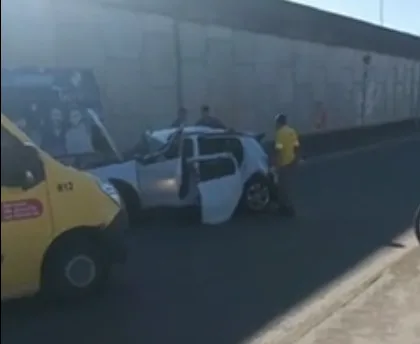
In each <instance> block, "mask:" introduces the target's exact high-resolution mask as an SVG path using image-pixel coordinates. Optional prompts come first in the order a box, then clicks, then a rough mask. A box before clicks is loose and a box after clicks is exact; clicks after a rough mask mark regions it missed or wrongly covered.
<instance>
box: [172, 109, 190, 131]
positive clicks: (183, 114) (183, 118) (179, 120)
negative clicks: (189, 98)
mask: <svg viewBox="0 0 420 344" xmlns="http://www.w3.org/2000/svg"><path fill="white" fill-rule="evenodd" d="M187 118H188V112H187V109H186V108H184V107H180V108H179V109H178V114H177V117H176V119H175V121H174V122H173V123H172V124H171V128H179V127H181V126H184V125H186V124H187Z"/></svg>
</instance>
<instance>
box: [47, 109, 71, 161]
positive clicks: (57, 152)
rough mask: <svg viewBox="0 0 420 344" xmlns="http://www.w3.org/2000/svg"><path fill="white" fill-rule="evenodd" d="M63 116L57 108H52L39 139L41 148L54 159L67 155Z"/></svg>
mask: <svg viewBox="0 0 420 344" xmlns="http://www.w3.org/2000/svg"><path fill="white" fill-rule="evenodd" d="M65 135H66V133H65V127H64V115H63V113H62V111H61V110H60V109H58V108H53V109H52V110H51V113H50V117H49V121H48V125H47V126H46V130H45V132H44V135H43V137H42V139H41V148H42V149H44V150H45V151H46V152H47V153H49V154H51V155H52V156H54V157H60V156H63V155H65V154H66V153H67V150H66V136H65Z"/></svg>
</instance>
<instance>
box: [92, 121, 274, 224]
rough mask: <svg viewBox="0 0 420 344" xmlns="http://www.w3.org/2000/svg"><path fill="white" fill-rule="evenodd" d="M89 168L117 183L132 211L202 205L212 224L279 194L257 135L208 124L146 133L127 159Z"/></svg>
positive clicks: (254, 208) (260, 205)
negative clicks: (276, 191)
mask: <svg viewBox="0 0 420 344" xmlns="http://www.w3.org/2000/svg"><path fill="white" fill-rule="evenodd" d="M90 172H92V173H94V174H95V175H97V176H98V177H100V178H101V179H107V180H109V181H111V182H113V183H114V185H115V186H116V188H117V189H118V190H119V191H120V193H121V196H122V198H123V199H124V200H125V203H126V206H127V208H128V211H129V212H130V210H131V212H134V213H137V212H138V209H139V208H140V209H141V210H147V209H151V208H159V207H170V208H177V207H178V208H179V207H188V206H194V205H197V206H198V205H199V206H200V207H201V216H202V222H204V223H209V224H216V223H221V222H224V221H226V220H228V219H230V218H231V216H232V215H233V213H234V212H235V210H236V209H237V208H238V206H242V207H243V208H244V209H247V210H249V211H253V212H262V211H265V210H266V209H267V207H268V206H269V205H270V202H271V199H272V196H273V195H274V194H275V192H273V191H274V185H273V181H272V178H271V174H270V172H269V161H268V156H267V154H266V153H265V151H264V149H263V148H262V146H261V144H260V143H259V141H258V139H257V137H256V136H255V135H252V134H248V133H238V132H234V131H229V130H221V129H211V128H207V127H185V128H182V129H164V130H157V131H152V132H146V133H145V134H144V136H143V140H142V142H141V144H140V145H138V146H137V147H136V149H134V151H132V152H131V153H129V154H128V156H127V160H126V161H125V162H119V163H116V164H111V165H106V166H103V167H99V168H96V169H94V170H90Z"/></svg>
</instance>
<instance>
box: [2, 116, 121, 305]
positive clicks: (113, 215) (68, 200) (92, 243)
mask: <svg viewBox="0 0 420 344" xmlns="http://www.w3.org/2000/svg"><path fill="white" fill-rule="evenodd" d="M126 224H127V222H126V216H125V213H124V209H123V207H122V206H121V205H120V199H119V195H118V192H117V191H116V190H115V189H114V188H113V186H112V185H110V184H108V183H102V182H101V181H99V180H98V179H97V178H96V177H93V176H91V175H90V174H87V173H85V172H81V171H78V170H76V169H73V168H71V167H67V166H64V165H62V164H60V163H59V162H57V161H56V160H54V159H53V158H52V157H50V156H49V155H48V154H46V153H45V152H43V151H42V150H41V149H39V148H38V147H36V146H35V145H33V144H32V143H31V141H30V139H29V138H28V137H27V136H26V135H25V134H24V133H23V132H21V131H20V130H19V129H18V128H17V127H16V126H15V125H14V124H12V122H10V121H9V120H8V119H7V118H6V117H5V116H4V115H3V114H2V115H1V299H2V301H3V300H5V299H10V298H16V297H21V296H26V295H31V294H35V293H37V292H39V291H42V292H43V293H44V292H45V293H47V295H50V296H54V297H63V296H64V297H68V296H71V297H73V296H82V295H86V294H89V293H91V292H93V291H95V290H97V289H98V288H100V287H101V286H103V285H104V284H105V282H106V280H107V277H108V274H109V271H110V268H111V266H112V265H113V264H115V263H123V262H124V261H125V258H126V250H125V246H124V230H125V227H126Z"/></svg>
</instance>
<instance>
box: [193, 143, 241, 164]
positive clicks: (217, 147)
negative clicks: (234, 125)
mask: <svg viewBox="0 0 420 344" xmlns="http://www.w3.org/2000/svg"><path fill="white" fill-rule="evenodd" d="M198 147H199V154H200V155H211V154H218V153H232V155H233V156H234V157H235V158H236V160H237V162H238V165H239V166H241V165H242V163H243V161H244V149H243V147H242V143H241V141H240V140H239V139H237V138H235V137H217V138H216V137H201V138H199V139H198Z"/></svg>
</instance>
